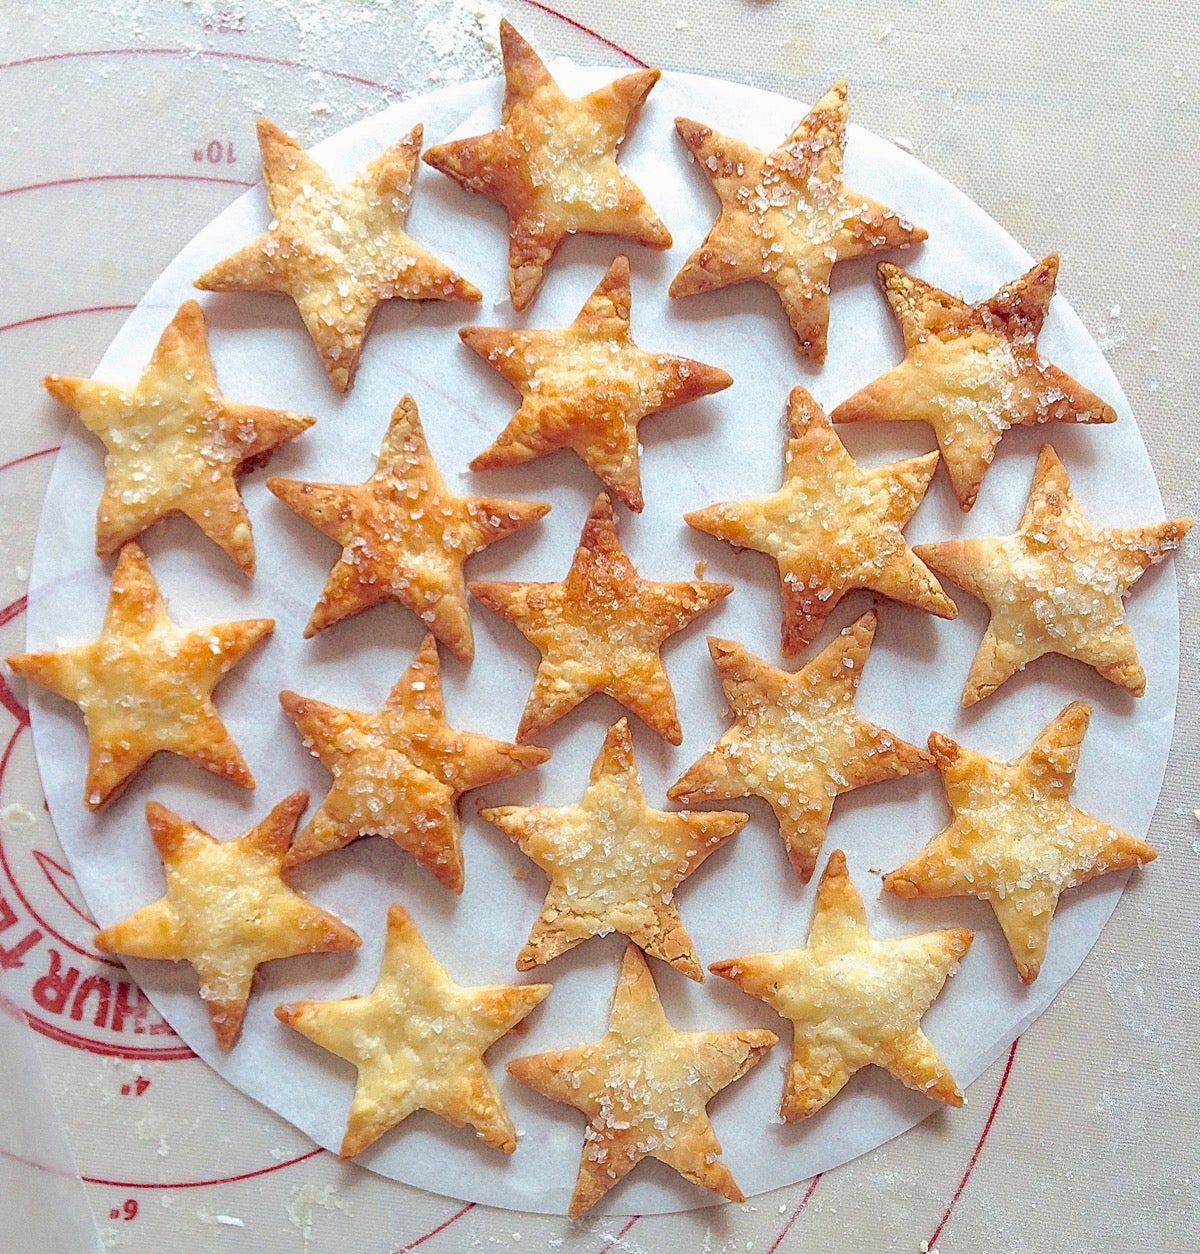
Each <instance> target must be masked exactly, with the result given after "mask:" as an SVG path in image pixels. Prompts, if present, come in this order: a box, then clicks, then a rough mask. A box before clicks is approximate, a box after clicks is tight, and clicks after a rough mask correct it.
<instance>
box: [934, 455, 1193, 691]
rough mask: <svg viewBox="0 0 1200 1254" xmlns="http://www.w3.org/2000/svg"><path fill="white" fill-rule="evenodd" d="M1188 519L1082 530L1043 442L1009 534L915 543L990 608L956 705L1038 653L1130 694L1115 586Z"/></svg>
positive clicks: (1126, 584)
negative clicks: (1076, 665)
mask: <svg viewBox="0 0 1200 1254" xmlns="http://www.w3.org/2000/svg"><path fill="white" fill-rule="evenodd" d="M1191 525H1192V524H1191V520H1190V519H1186V518H1176V519H1171V520H1168V521H1165V522H1160V523H1146V524H1145V525H1144V526H1140V527H1099V528H1097V527H1092V526H1091V524H1090V523H1089V522H1088V520H1087V519H1086V518H1085V517H1084V516H1083V510H1082V509H1080V507H1079V503H1078V502H1077V501H1076V499H1075V497H1074V495H1073V494H1072V492H1071V480H1070V477H1069V476H1068V475H1067V470H1066V467H1065V466H1064V465H1063V464H1062V462H1061V461H1059V458H1058V454H1057V453H1055V451H1054V449H1053V448H1051V447H1050V445H1049V444H1047V445H1045V446H1044V447H1043V449H1042V451H1041V454H1040V456H1039V457H1038V461H1037V467H1036V469H1035V470H1034V472H1033V484H1032V486H1031V487H1030V489H1029V499H1028V501H1027V502H1026V504H1025V512H1024V514H1023V515H1022V516H1021V524H1020V526H1019V527H1018V528H1017V530H1016V532H1015V533H1014V534H1013V535H1011V536H1002V537H988V538H976V539H970V540H946V541H943V542H942V543H940V544H921V545H918V546H917V548H916V549H915V552H916V553H917V555H918V556H919V557H920V558H921V559H922V560H923V561H925V562H928V563H929V565H930V566H932V567H933V569H934V570H935V571H937V573H938V574H939V575H942V576H944V577H945V578H946V579H950V580H952V581H953V582H954V583H956V584H958V586H959V587H960V588H964V589H965V590H966V591H967V592H969V593H970V594H971V595H972V596H973V597H977V598H978V599H979V600H980V601H982V602H983V603H984V604H985V605H986V606H987V607H988V609H989V610H991V615H992V617H991V621H990V622H989V623H988V628H987V631H986V633H985V634H984V637H983V640H982V642H981V643H980V645H979V649H978V651H977V652H976V654H975V660H974V661H973V662H972V663H971V670H970V673H969V674H968V676H967V683H966V687H965V688H964V689H963V697H962V703H963V705H965V706H969V705H974V704H975V703H976V702H977V701H982V700H983V699H984V697H988V696H991V694H992V693H993V692H995V691H996V689H997V688H999V687H1000V685H1001V684H1002V683H1004V681H1005V680H1006V679H1009V678H1010V677H1011V676H1013V675H1015V674H1016V673H1017V671H1020V670H1024V669H1025V666H1026V665H1027V664H1028V663H1029V662H1032V661H1034V659H1036V658H1039V657H1041V656H1042V655H1043V654H1045V653H1061V654H1063V655H1064V656H1065V657H1073V658H1077V659H1078V660H1079V661H1081V662H1084V663H1086V664H1087V665H1088V666H1090V667H1092V668H1093V669H1094V670H1095V671H1097V672H1098V673H1099V674H1100V675H1103V676H1104V678H1105V679H1108V680H1111V681H1112V682H1113V683H1114V684H1117V685H1118V686H1119V687H1121V688H1124V689H1125V690H1126V691H1127V692H1131V693H1132V694H1133V695H1134V696H1135V697H1140V696H1141V695H1142V694H1143V693H1144V692H1145V691H1146V672H1145V671H1144V670H1143V669H1142V665H1141V663H1140V662H1139V661H1138V655H1137V646H1136V644H1135V643H1134V639H1133V633H1132V632H1131V631H1130V630H1129V626H1128V624H1127V623H1126V622H1125V607H1124V604H1123V601H1122V598H1123V597H1124V595H1125V593H1126V592H1128V591H1129V589H1130V588H1131V587H1132V586H1133V585H1134V584H1135V583H1136V582H1137V581H1138V579H1139V578H1140V577H1141V575H1142V572H1143V571H1145V570H1146V569H1147V568H1148V567H1150V566H1153V565H1155V564H1156V563H1158V562H1161V561H1162V560H1163V558H1164V557H1166V556H1167V554H1168V553H1170V552H1172V551H1173V550H1174V549H1176V548H1178V546H1179V544H1180V542H1181V541H1182V539H1183V537H1184V536H1185V535H1187V533H1188V530H1189V529H1190V528H1191Z"/></svg>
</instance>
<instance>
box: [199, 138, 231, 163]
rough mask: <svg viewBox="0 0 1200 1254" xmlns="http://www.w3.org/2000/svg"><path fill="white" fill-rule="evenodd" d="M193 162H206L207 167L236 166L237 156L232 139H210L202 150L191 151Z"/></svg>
mask: <svg viewBox="0 0 1200 1254" xmlns="http://www.w3.org/2000/svg"><path fill="white" fill-rule="evenodd" d="M192 160H193V161H207V162H208V164H209V165H237V155H236V154H235V152H234V150H233V140H232V139H210V140H209V141H208V143H207V144H205V145H204V147H203V148H195V149H193V150H192Z"/></svg>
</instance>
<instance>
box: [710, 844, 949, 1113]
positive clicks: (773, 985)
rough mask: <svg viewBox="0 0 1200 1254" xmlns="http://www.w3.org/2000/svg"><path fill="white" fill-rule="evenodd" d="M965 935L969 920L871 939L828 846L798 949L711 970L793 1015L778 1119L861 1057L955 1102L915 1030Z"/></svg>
mask: <svg viewBox="0 0 1200 1254" xmlns="http://www.w3.org/2000/svg"><path fill="white" fill-rule="evenodd" d="M972 939H973V933H971V932H970V931H968V930H967V929H966V928H961V927H952V928H946V929H944V930H943V931H939V932H922V933H920V934H919V935H917V934H914V935H910V936H899V937H896V938H894V939H889V940H876V939H875V937H873V936H872V935H871V932H870V929H869V927H868V924H867V912H866V909H865V907H864V906H863V899H862V895H861V894H860V893H859V891H858V889H857V888H856V887H855V886H854V882H853V881H852V880H851V878H850V873H849V871H848V870H847V869H846V855H845V854H844V853H843V852H842V851H841V850H840V849H835V850H834V851H833V853H831V854H830V855H829V861H828V863H827V864H826V866H825V870H824V872H823V873H822V875H821V880H820V883H819V884H818V885H817V904H816V908H815V910H814V912H813V920H812V928H811V930H810V932H809V937H808V945H807V946H806V947H805V948H804V949H791V950H784V951H782V952H779V953H770V954H749V955H747V956H746V957H743V958H729V959H726V960H725V961H724V962H714V963H713V964H712V965H711V966H710V967H709V970H710V971H711V972H713V974H714V975H720V976H723V977H724V978H725V979H727V980H732V981H733V982H734V983H735V984H736V985H737V986H738V987H739V988H740V989H742V991H743V992H746V993H749V994H750V996H751V997H757V998H758V999H759V1000H760V1001H764V1002H766V1003H767V1005H769V1006H771V1007H772V1008H773V1009H774V1010H777V1011H778V1012H779V1013H780V1014H781V1015H782V1016H783V1017H784V1018H785V1019H789V1020H791V1023H792V1027H793V1031H794V1036H793V1045H792V1061H791V1064H790V1066H789V1068H788V1073H787V1076H786V1078H785V1080H784V1086H783V1102H782V1104H781V1106H780V1108H779V1113H780V1115H781V1116H782V1118H783V1119H784V1121H785V1122H787V1123H794V1122H795V1121H796V1120H799V1119H805V1118H807V1117H808V1116H809V1115H814V1114H816V1112H817V1111H818V1110H820V1109H821V1108H822V1107H823V1106H825V1105H826V1104H827V1103H828V1102H830V1101H832V1100H833V1098H834V1097H836V1096H837V1094H838V1093H839V1092H840V1091H841V1090H842V1088H843V1087H844V1086H845V1084H846V1082H847V1081H848V1080H849V1079H850V1077H851V1076H852V1075H853V1074H854V1073H855V1072H856V1071H860V1070H862V1068H863V1067H867V1066H876V1067H882V1068H883V1069H884V1070H885V1071H889V1072H891V1074H892V1075H894V1076H895V1077H896V1079H897V1080H899V1081H900V1082H901V1083H902V1084H906V1085H908V1087H909V1088H910V1089H916V1091H917V1092H918V1093H924V1094H925V1096H926V1097H930V1098H933V1099H934V1100H935V1101H939V1102H945V1103H947V1105H950V1106H961V1105H962V1104H963V1095H962V1093H961V1092H960V1091H959V1088H958V1085H957V1084H956V1083H955V1081H954V1077H953V1076H952V1075H951V1074H950V1072H949V1070H948V1069H947V1067H946V1064H945V1062H943V1060H942V1058H941V1056H940V1055H939V1054H938V1052H937V1050H936V1049H934V1047H933V1045H932V1043H931V1042H930V1041H929V1039H928V1037H926V1036H925V1034H924V1033H923V1032H922V1031H921V1018H922V1016H923V1015H924V1014H925V1012H926V1011H927V1010H928V1009H929V1007H930V1006H931V1005H932V1004H933V1002H934V1000H935V999H936V997H937V995H938V994H939V993H940V992H941V991H942V985H944V984H945V982H946V978H947V976H949V975H950V974H951V973H952V972H953V971H954V970H955V968H956V967H957V965H958V961H959V959H960V958H962V956H963V955H964V954H965V953H966V952H967V950H968V949H969V948H970V947H971V940H972Z"/></svg>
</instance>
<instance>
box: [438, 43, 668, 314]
mask: <svg viewBox="0 0 1200 1254" xmlns="http://www.w3.org/2000/svg"><path fill="white" fill-rule="evenodd" d="M500 50H501V53H502V54H503V57H504V81H505V90H504V104H503V107H502V109H501V113H500V121H501V125H500V127H499V129H497V130H494V131H489V132H488V133H487V134H486V135H477V136H474V137H472V138H471V139H458V140H452V141H450V142H449V143H444V144H437V145H435V146H434V147H432V148H430V149H429V151H428V152H427V153H426V154H425V160H426V162H428V164H429V165H431V166H433V168H434V169H435V170H440V171H441V172H442V173H443V174H448V175H449V176H450V177H451V178H452V179H454V181H455V182H457V183H460V184H461V185H462V186H463V187H465V188H466V189H467V190H468V191H472V192H479V193H480V194H481V195H484V196H486V197H488V199H489V200H494V201H496V202H497V203H498V204H500V205H501V206H502V207H503V209H504V212H505V213H506V214H507V215H508V224H509V225H508V238H509V244H508V287H509V293H510V294H511V297H512V303H513V308H514V309H516V310H518V311H520V310H522V309H525V308H526V307H527V306H528V304H529V302H530V301H531V300H533V298H534V296H536V295H537V291H538V288H539V287H541V285H542V277H543V275H544V273H545V269H546V267H547V266H548V265H549V264H550V259H551V258H552V257H553V256H554V254H555V252H556V250H557V249H558V246H559V245H560V244H561V243H562V241H563V240H564V239H565V238H566V236H568V235H573V234H575V233H576V232H577V231H582V232H585V233H587V234H589V235H617V236H620V237H621V238H622V239H629V240H633V241H634V242H635V243H638V244H646V245H649V247H651V248H670V247H671V235H670V232H669V231H668V230H667V228H666V227H665V226H663V224H662V222H660V221H659V218H658V215H657V214H656V213H655V212H654V210H653V209H651V208H650V206H649V205H648V204H647V203H646V198H645V196H643V195H642V193H641V191H640V190H639V189H638V187H637V186H636V184H634V183H633V182H632V180H630V179H629V178H627V177H626V176H625V175H624V174H623V173H622V172H621V170H620V168H619V167H618V165H617V148H618V147H619V146H620V144H621V141H622V140H623V139H624V138H625V136H626V135H627V134H628V133H629V131H630V130H632V129H633V125H634V123H635V122H636V121H637V117H638V113H639V112H640V111H641V108H642V104H643V103H644V102H645V99H646V97H647V96H648V95H649V94H650V89H651V88H652V87H653V86H654V84H655V83H657V82H658V79H659V71H658V70H638V71H637V72H636V73H634V74H626V75H625V76H624V77H623V78H618V79H617V80H616V81H615V82H612V83H609V84H608V85H607V86H605V87H600V88H598V89H597V90H596V91H593V92H589V93H588V94H587V95H586V96H580V97H577V98H572V97H570V96H566V95H564V94H563V92H562V90H561V89H560V88H559V86H558V84H557V83H556V82H555V81H554V79H553V78H551V76H550V72H549V70H547V69H546V66H545V64H544V63H543V62H542V59H541V58H540V57H539V56H538V54H537V53H536V52H534V50H533V49H532V48H531V47H530V46H529V44H528V43H527V42H526V41H525V40H524V39H523V38H522V37H521V36H520V35H519V34H518V33H517V32H516V31H515V30H514V29H513V27H512V26H510V25H509V23H508V22H507V21H506V20H504V19H501V22H500Z"/></svg>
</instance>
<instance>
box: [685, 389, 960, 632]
mask: <svg viewBox="0 0 1200 1254" xmlns="http://www.w3.org/2000/svg"><path fill="white" fill-rule="evenodd" d="M788 437H789V438H788V442H787V446H786V448H785V449H784V479H783V486H782V487H781V488H780V489H779V491H777V492H775V493H773V494H772V495H770V496H765V497H760V498H758V499H755V500H748V501H731V502H726V503H724V504H719V505H709V506H708V507H707V508H705V509H698V510H694V511H693V512H692V513H690V514H686V515H684V517H685V520H686V521H687V523H688V525H689V526H692V527H695V528H696V529H697V530H698V531H706V532H707V533H708V534H709V535H711V536H716V537H717V539H719V540H726V541H728V542H729V543H730V544H732V545H734V546H735V547H736V548H739V549H754V550H755V551H756V552H759V553H766V554H768V555H769V556H771V557H773V558H774V559H775V561H776V563H777V564H778V566H779V578H780V584H781V588H782V592H783V652H784V654H785V655H787V656H791V655H793V654H796V653H799V652H801V650H803V649H804V648H805V647H807V646H808V645H809V644H811V643H812V641H813V640H814V639H815V638H816V636H817V634H818V633H819V632H820V630H821V627H822V625H823V624H824V622H825V620H826V619H827V618H828V617H829V615H830V614H831V613H832V612H833V609H834V606H836V605H837V603H838V602H839V601H840V600H841V598H842V597H843V596H844V595H845V594H846V593H847V592H852V591H853V590H854V589H856V588H868V589H870V590H871V591H872V592H878V593H880V594H882V595H883V596H886V597H891V599H892V600H893V601H900V602H903V603H904V604H905V605H911V606H914V607H915V608H917V609H920V610H925V611H926V612H927V613H929V614H936V615H937V616H938V617H939V618H954V617H955V616H956V615H957V613H958V611H957V609H955V606H954V602H953V601H951V600H950V598H949V597H947V596H946V594H945V593H944V592H943V591H942V589H941V585H940V584H939V583H938V581H937V580H936V579H935V578H934V577H933V575H932V574H931V573H930V572H929V570H928V569H927V568H926V566H925V564H924V563H923V562H922V561H921V560H920V559H919V558H918V557H916V556H915V555H914V552H913V550H912V549H910V548H909V547H908V544H907V542H906V541H905V539H904V534H903V531H902V528H903V527H904V525H905V524H906V523H907V522H908V520H909V519H910V518H911V517H912V516H913V514H914V513H916V510H917V506H918V505H920V503H921V501H922V500H923V499H924V496H925V490H926V488H928V487H929V480H930V479H931V478H932V477H933V471H934V467H935V466H936V465H937V454H936V453H927V454H926V455H925V456H923V457H911V458H909V459H908V460H907V461H902V462H892V463H891V464H890V465H887V466H872V467H870V468H863V467H861V466H859V465H858V463H857V462H856V461H855V460H854V458H852V457H851V456H850V454H849V453H848V452H847V451H846V448H845V446H844V445H843V444H842V442H841V440H840V439H838V436H837V433H836V432H835V431H834V429H833V427H832V426H831V425H830V422H829V419H828V418H827V417H826V416H825V414H824V413H823V412H822V410H821V408H820V406H819V405H818V404H817V403H816V401H814V400H813V398H812V397H811V396H810V395H809V394H808V393H807V392H806V391H805V390H804V389H803V388H800V387H797V388H793V389H792V393H791V396H790V397H789V399H788Z"/></svg>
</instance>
